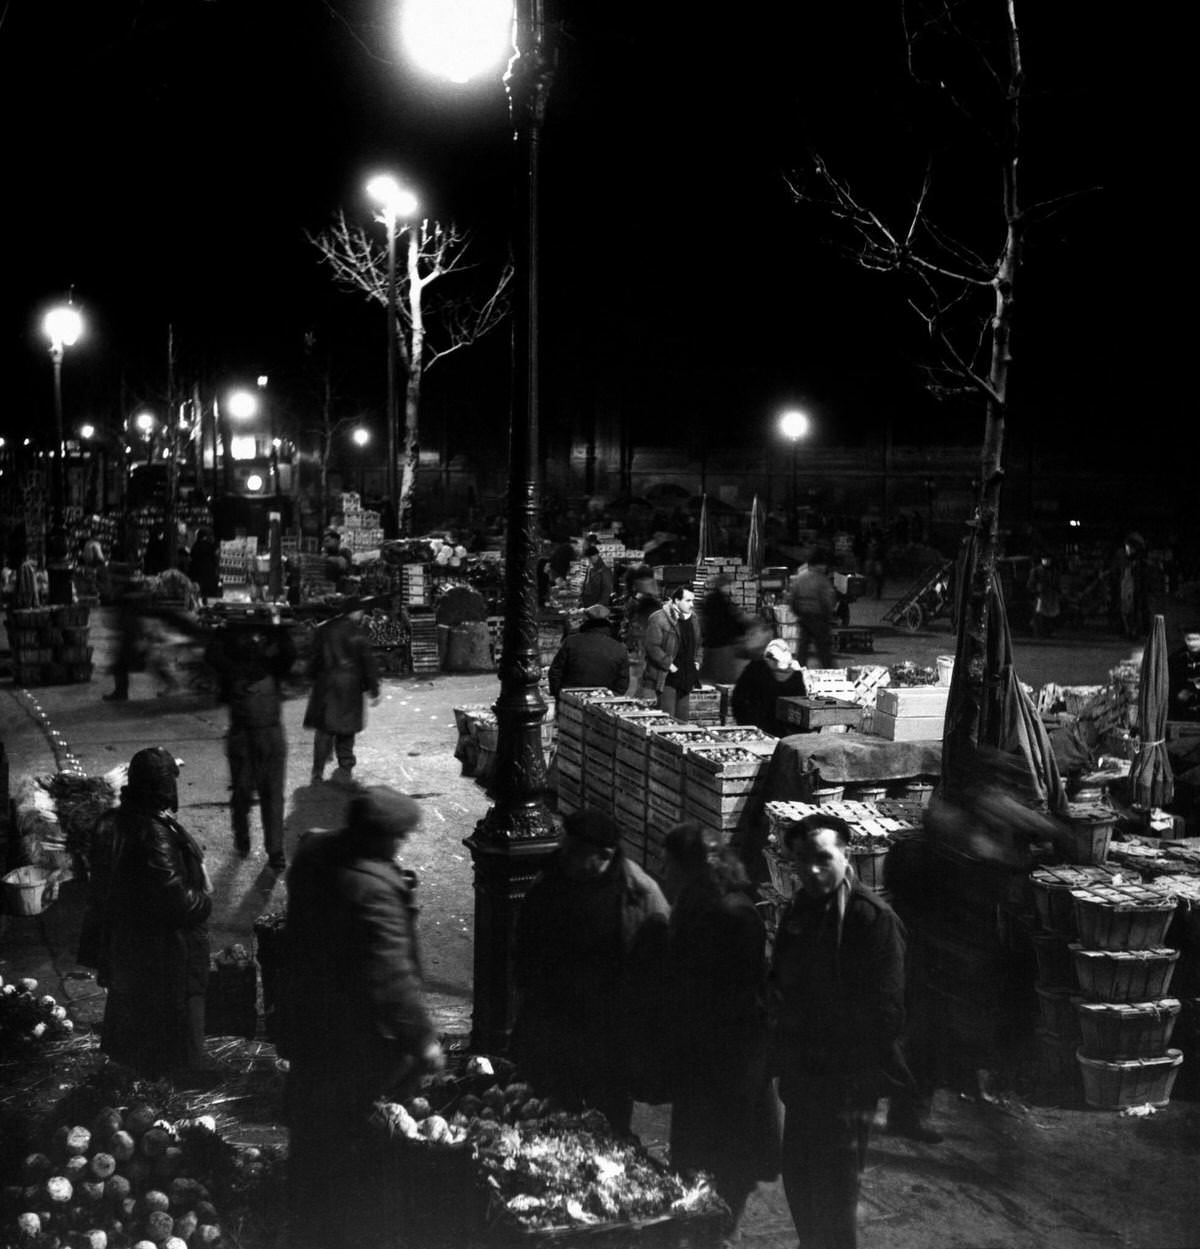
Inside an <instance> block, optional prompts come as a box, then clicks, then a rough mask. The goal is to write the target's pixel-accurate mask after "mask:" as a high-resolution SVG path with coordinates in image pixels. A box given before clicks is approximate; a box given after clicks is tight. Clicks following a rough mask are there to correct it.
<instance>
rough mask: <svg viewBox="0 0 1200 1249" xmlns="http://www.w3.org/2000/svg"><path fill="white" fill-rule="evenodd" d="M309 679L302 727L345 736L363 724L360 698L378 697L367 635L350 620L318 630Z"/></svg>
mask: <svg viewBox="0 0 1200 1249" xmlns="http://www.w3.org/2000/svg"><path fill="white" fill-rule="evenodd" d="M310 675H311V676H312V677H313V678H314V680H313V687H312V691H311V692H310V693H309V696H308V706H307V707H306V708H305V711H304V727H305V728H306V729H320V730H322V731H323V732H326V733H334V734H337V735H338V736H344V735H347V734H352V733H361V732H362V729H363V726H364V724H365V723H366V714H365V712H364V710H363V695H364V694H370V696H371V697H372V698H377V697H378V696H379V665H378V664H377V663H376V661H375V654H374V652H373V651H372V650H371V641H370V638H369V636H368V635H367V631H366V630H365V629H364V628H363V627H362V625H361V624H359V623H358V622H357V621H355V620H352V619H351V618H350V617H349V616H339V617H337V618H336V619H334V620H331V621H329V623H328V624H324V625H322V626H321V627H320V628H319V629H318V630H317V637H316V641H315V644H314V647H313V656H312V665H311V668H310Z"/></svg>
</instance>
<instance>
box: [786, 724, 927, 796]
mask: <svg viewBox="0 0 1200 1249" xmlns="http://www.w3.org/2000/svg"><path fill="white" fill-rule="evenodd" d="M814 773H816V774H818V775H819V776H820V778H821V783H822V784H826V785H828V784H844V783H850V784H862V785H865V784H869V783H870V782H872V781H881V782H882V781H902V780H909V779H911V778H912V777H915V776H940V775H941V773H942V743H941V741H940V740H939V741H917V742H893V741H889V740H888V739H887V738H885V737H875V736H872V735H871V734H869V733H859V732H856V731H855V730H854V729H847V730H846V732H844V733H794V734H792V735H791V736H790V737H785V738H783V739H782V740H781V741H780V743H779V745H778V746H777V747H776V749H775V754H774V755H773V756H772V759H771V770H770V771H769V772H768V774H767V785H766V798H767V800H768V801H776V800H778V801H786V800H787V799H790V798H804V797H806V796H807V795H808V794H809V793H810V792H811V787H812V786H811V782H812V780H813V774H814Z"/></svg>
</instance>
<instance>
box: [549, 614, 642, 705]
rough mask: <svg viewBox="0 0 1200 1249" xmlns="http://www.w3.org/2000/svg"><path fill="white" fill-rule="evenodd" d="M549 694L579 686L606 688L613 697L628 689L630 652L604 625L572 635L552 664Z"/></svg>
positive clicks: (561, 647)
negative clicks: (610, 691)
mask: <svg viewBox="0 0 1200 1249" xmlns="http://www.w3.org/2000/svg"><path fill="white" fill-rule="evenodd" d="M549 680H550V693H551V694H552V695H553V696H554V697H555V698H557V697H558V695H559V691H561V690H563V689H572V688H575V687H578V686H604V687H606V688H608V689H610V690H612V692H613V693H614V694H624V693H625V691H626V690H627V689H628V688H629V652H628V651H627V650H626V649H625V647H624V646H623V645H622V644H621V643H620V642H618V641H617V640H616V638H614V637H613V636H612V634H611V633H609V632H608V630H607V628H605V627H604V626H603V625H602V624H601V625H596V626H593V627H588V628H583V629H580V630H579V632H578V633H572V634H571V635H570V636H569V637H567V638H566V639H565V640H564V641H563V644H562V645H561V646H560V647H559V648H558V653H557V654H556V655H555V656H554V659H553V660H552V661H551V664H550V674H549Z"/></svg>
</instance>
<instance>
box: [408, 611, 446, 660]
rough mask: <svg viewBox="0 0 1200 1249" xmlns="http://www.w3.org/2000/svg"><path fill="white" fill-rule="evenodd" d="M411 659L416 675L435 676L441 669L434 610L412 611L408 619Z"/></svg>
mask: <svg viewBox="0 0 1200 1249" xmlns="http://www.w3.org/2000/svg"><path fill="white" fill-rule="evenodd" d="M408 638H409V641H408V646H409V660H410V663H411V666H412V671H413V675H414V676H434V675H436V674H437V673H438V672H440V671H441V667H442V665H441V661H440V659H439V657H438V636H437V617H436V616H435V615H434V614H433V612H432V611H429V610H425V611H412V612H410V613H409V621H408Z"/></svg>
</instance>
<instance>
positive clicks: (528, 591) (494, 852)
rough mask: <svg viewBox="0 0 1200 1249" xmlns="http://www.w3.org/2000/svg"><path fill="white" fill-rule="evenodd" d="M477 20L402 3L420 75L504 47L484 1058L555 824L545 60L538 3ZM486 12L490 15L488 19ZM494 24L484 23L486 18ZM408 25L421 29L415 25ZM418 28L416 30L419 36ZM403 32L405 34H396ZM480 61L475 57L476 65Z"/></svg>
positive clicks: (504, 1021)
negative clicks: (480, 43)
mask: <svg viewBox="0 0 1200 1249" xmlns="http://www.w3.org/2000/svg"><path fill="white" fill-rule="evenodd" d="M477 3H478V4H479V5H481V6H482V8H481V12H482V16H481V17H480V19H479V20H478V21H468V20H465V19H464V15H463V10H464V9H465V8H466V7H467V6H466V3H465V2H464V0H458V4H457V6H456V11H455V12H454V13H452V14H450V15H449V18H453V19H454V20H449V18H448V16H447V14H446V9H447V8H448V7H449V6H448V5H447V4H446V2H445V0H409V3H408V5H407V6H406V8H407V9H408V10H409V13H410V18H412V19H413V20H415V15H414V14H413V10H414V9H417V8H424V9H426V10H427V11H428V10H433V11H434V12H437V13H441V15H442V16H441V19H440V22H436V19H434V18H433V17H430V18H429V19H428V21H429V22H430V23H433V24H434V25H435V26H436V29H437V31H438V37H437V38H436V39H434V38H430V39H426V40H424V41H422V42H420V43H417V44H410V45H409V48H408V50H409V51H410V53H411V54H412V55H413V56H414V57H416V58H419V59H420V61H421V63H422V64H423V65H424V66H425V67H426V68H429V69H437V70H440V71H441V72H442V73H443V74H444V75H445V76H446V77H449V78H452V79H453V78H457V77H461V73H462V66H461V63H459V62H457V58H455V60H454V61H451V62H440V63H439V62H437V61H436V60H435V55H434V54H435V52H436V50H437V49H443V50H444V49H445V48H446V47H447V46H453V45H455V44H458V45H459V46H463V44H464V43H465V42H466V39H467V38H468V36H467V35H466V33H465V32H467V31H477V30H487V29H493V30H495V29H497V28H498V27H500V26H501V25H503V27H504V32H505V34H506V36H507V38H506V40H505V42H506V43H507V46H508V47H509V48H510V49H511V51H512V56H511V59H510V60H509V62H508V72H507V74H506V75H505V78H504V84H505V88H506V90H507V92H508V106H509V117H510V119H511V122H512V127H513V148H512V153H513V171H512V172H513V197H512V213H513V216H512V227H511V228H512V249H513V268H514V271H515V281H514V288H515V291H514V296H513V334H512V353H513V359H512V371H513V381H512V412H511V418H510V422H509V443H508V446H509V451H508V499H507V505H506V518H507V522H508V523H507V534H506V538H505V571H504V640H503V654H502V657H501V660H500V696H499V698H498V699H497V700H496V704H495V710H496V720H497V723H498V726H499V735H498V741H497V746H496V766H495V771H494V777H495V779H494V780H493V782H492V787H491V790H490V795H491V797H492V799H493V806H492V807H491V809H490V810H489V811H488V813H487V814H486V815H485V816H484V818H483V819H482V820H480V821H479V823H478V824H477V825H476V826H475V831H474V832H473V833H472V835H471V836H470V838H468V839H467V843H466V844H467V846H468V848H469V849H470V851H471V859H472V862H473V863H474V866H475V962H474V988H475V993H474V1011H473V1016H472V1029H471V1041H472V1047H473V1048H475V1049H479V1050H482V1051H483V1052H485V1053H488V1052H491V1053H495V1052H497V1051H498V1050H503V1049H505V1048H507V1046H508V1041H509V1036H510V1033H511V1030H512V1007H513V989H512V986H513V970H514V969H513V948H512V945H513V932H514V928H515V921H516V912H517V907H518V906H519V904H520V900H521V898H522V897H524V895H525V892H526V891H527V889H528V887H529V885H530V884H531V883H532V881H533V878H534V877H535V876H536V875H537V873H538V871H539V870H540V868H541V865H542V863H543V862H544V860H545V857H546V855H547V854H548V853H549V852H550V851H551V850H552V849H553V848H554V846H555V844H556V842H557V836H558V833H557V829H556V828H555V825H554V820H553V818H552V816H551V815H550V812H549V811H548V810H547V808H546V804H545V790H546V763H545V759H544V757H543V755H542V743H541V723H542V719H543V717H544V716H545V714H546V704H545V703H544V702H543V701H542V696H541V694H540V692H539V690H538V681H539V678H540V677H541V661H540V655H539V653H538V645H537V612H538V582H537V565H536V558H537V546H538V493H539V484H538V415H539V414H538V403H539V394H538V211H539V194H538V181H539V178H538V174H539V163H540V161H539V157H540V149H541V130H542V118H543V115H544V113H545V108H546V101H547V97H548V94H549V90H550V82H551V77H552V70H553V63H552V61H553V59H552V57H551V56H549V55H548V52H547V49H546V46H545V37H546V24H545V14H544V0H517V3H516V4H515V6H510V5H507V4H505V5H503V6H502V7H503V9H504V10H505V11H506V12H508V13H511V14H512V20H511V24H509V23H508V22H507V21H506V22H504V23H503V24H502V23H501V22H500V21H499V19H497V18H495V13H496V10H497V7H498V6H499V4H500V0H477ZM488 14H491V15H492V16H491V17H489V16H488ZM493 21H494V22H495V25H492V22H493ZM415 28H416V29H420V28H421V27H420V25H419V24H418V25H417V26H416V27H415ZM427 28H428V26H427V27H426V29H427ZM405 33H406V34H408V30H407V29H406V31H405ZM481 59H482V58H481Z"/></svg>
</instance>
